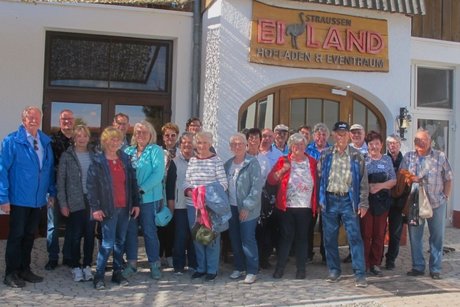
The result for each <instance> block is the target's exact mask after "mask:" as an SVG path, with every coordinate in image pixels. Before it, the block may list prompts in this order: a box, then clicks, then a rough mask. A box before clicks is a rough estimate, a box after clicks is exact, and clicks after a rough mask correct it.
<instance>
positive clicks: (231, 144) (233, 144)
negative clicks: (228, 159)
mask: <svg viewBox="0 0 460 307" xmlns="http://www.w3.org/2000/svg"><path fill="white" fill-rule="evenodd" d="M230 146H233V147H238V146H246V144H245V143H239V142H238V143H230Z"/></svg>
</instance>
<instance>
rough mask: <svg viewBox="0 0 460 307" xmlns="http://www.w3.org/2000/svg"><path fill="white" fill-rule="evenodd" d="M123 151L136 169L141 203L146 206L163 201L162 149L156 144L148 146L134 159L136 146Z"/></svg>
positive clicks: (163, 156) (163, 173)
mask: <svg viewBox="0 0 460 307" xmlns="http://www.w3.org/2000/svg"><path fill="white" fill-rule="evenodd" d="M124 151H125V153H126V154H128V155H129V156H130V158H131V162H132V166H133V167H134V168H135V169H136V179H137V184H138V185H139V189H140V190H142V191H144V194H143V195H142V203H143V204H147V203H152V202H154V201H158V200H161V199H163V178H164V177H165V154H164V151H163V149H162V148H161V147H160V146H158V145H156V144H149V145H147V146H146V147H145V149H144V151H143V152H142V154H141V156H140V157H139V158H137V157H136V155H137V148H136V146H130V147H128V148H126V149H125V150H124Z"/></svg>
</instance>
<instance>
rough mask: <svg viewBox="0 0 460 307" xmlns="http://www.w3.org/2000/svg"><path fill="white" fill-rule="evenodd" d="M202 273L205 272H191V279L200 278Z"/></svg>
mask: <svg viewBox="0 0 460 307" xmlns="http://www.w3.org/2000/svg"><path fill="white" fill-rule="evenodd" d="M204 275H206V273H201V272H195V273H193V274H192V279H196V278H201V277H203V276H204Z"/></svg>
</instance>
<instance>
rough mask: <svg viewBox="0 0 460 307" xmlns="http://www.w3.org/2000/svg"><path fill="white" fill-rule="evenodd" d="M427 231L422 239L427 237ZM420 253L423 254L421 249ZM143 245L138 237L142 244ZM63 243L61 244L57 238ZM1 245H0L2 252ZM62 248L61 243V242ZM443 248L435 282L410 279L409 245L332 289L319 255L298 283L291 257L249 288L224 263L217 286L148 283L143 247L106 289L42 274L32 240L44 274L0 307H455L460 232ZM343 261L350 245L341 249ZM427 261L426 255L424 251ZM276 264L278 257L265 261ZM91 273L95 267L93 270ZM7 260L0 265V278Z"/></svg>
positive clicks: (1, 298)
mask: <svg viewBox="0 0 460 307" xmlns="http://www.w3.org/2000/svg"><path fill="white" fill-rule="evenodd" d="M427 233H428V231H427V229H425V234H426V235H425V237H427ZM426 241H427V238H425V250H428V244H426ZM140 242H142V240H140ZM61 243H62V241H61ZM5 246H6V241H5V240H2V241H0V251H1V253H4V251H5ZM61 246H62V245H61ZM445 246H448V247H453V248H455V250H456V251H453V252H449V253H447V254H445V255H444V258H443V271H442V275H441V276H442V279H441V280H433V279H431V278H430V277H429V275H428V274H425V276H423V277H409V276H406V272H407V271H409V270H410V269H411V259H410V249H409V246H402V247H401V251H400V256H399V257H398V259H397V262H396V269H395V270H393V271H386V270H383V273H384V276H383V277H368V282H369V286H368V287H367V288H364V289H363V288H357V287H355V284H354V278H353V275H352V269H351V264H342V271H343V273H342V276H343V277H342V279H341V280H340V281H339V282H338V283H335V284H330V283H328V282H326V280H325V278H326V277H327V269H326V266H325V265H324V264H322V263H321V257H319V251H318V250H316V258H315V259H314V261H313V263H311V264H308V265H307V278H306V279H305V280H296V279H295V278H294V277H295V265H294V263H295V260H294V258H291V260H290V261H289V263H288V266H287V268H286V271H285V275H284V277H283V278H282V279H280V280H275V279H273V278H272V274H273V269H270V270H262V271H261V272H260V273H259V274H258V279H257V281H256V282H255V283H254V284H251V285H247V284H244V283H243V282H242V280H237V281H234V280H231V279H230V278H229V277H228V276H229V275H230V273H231V272H232V266H231V264H229V263H222V262H221V267H220V271H219V274H218V277H217V279H216V280H215V281H212V282H205V281H203V280H191V279H190V274H188V273H185V274H184V275H182V276H176V275H174V274H173V271H172V269H170V268H166V269H163V277H162V279H161V280H159V281H155V280H152V279H150V277H149V270H148V264H147V260H146V256H145V252H144V248H143V247H140V255H139V256H140V264H139V266H140V270H139V272H138V273H137V274H136V275H134V276H133V277H131V278H130V284H129V285H128V286H125V287H121V286H118V285H115V284H113V283H111V282H110V275H111V274H110V273H109V272H108V273H107V274H106V284H107V288H106V290H101V291H97V290H95V289H94V288H93V284H92V282H74V281H73V280H72V276H71V273H70V269H69V268H68V267H66V266H62V265H59V266H58V267H57V268H56V269H55V270H54V271H45V270H44V266H45V264H46V262H47V252H46V240H45V239H44V238H39V239H37V240H35V245H34V249H33V254H32V271H33V272H35V273H36V274H38V275H41V276H43V277H44V281H43V282H42V283H37V284H31V283H27V285H26V287H25V288H22V289H13V288H9V287H7V286H5V285H4V284H3V283H1V284H0V306H77V305H78V306H188V307H191V306H418V307H423V306H458V305H457V304H458V303H456V302H457V298H458V296H459V294H460V229H456V228H453V227H447V228H446V239H445ZM340 253H341V258H344V257H345V256H346V254H347V253H348V248H347V247H343V248H341V251H340ZM426 256H427V257H428V253H427V254H426ZM271 260H272V261H271V263H272V264H275V261H276V259H271ZM93 270H94V266H93ZM4 271H5V263H4V261H3V259H2V261H0V275H1V277H2V278H3V276H4Z"/></svg>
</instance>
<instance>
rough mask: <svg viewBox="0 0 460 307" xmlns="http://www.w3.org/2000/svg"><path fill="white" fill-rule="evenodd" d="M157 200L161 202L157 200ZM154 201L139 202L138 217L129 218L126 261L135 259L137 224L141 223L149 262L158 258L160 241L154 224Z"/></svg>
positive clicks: (136, 252)
mask: <svg viewBox="0 0 460 307" xmlns="http://www.w3.org/2000/svg"><path fill="white" fill-rule="evenodd" d="M158 202H162V200H159V201H158ZM155 203H157V202H151V203H146V204H141V205H140V206H139V208H140V214H139V217H138V218H136V219H133V218H131V219H130V220H129V224H128V231H127V232H126V246H125V247H126V248H125V250H126V258H127V260H128V261H130V260H131V261H137V257H138V229H139V228H138V225H139V223H141V227H142V234H143V235H144V243H145V252H146V254H147V258H148V261H149V263H155V262H157V261H158V260H160V243H159V241H158V236H157V226H156V225H155Z"/></svg>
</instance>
